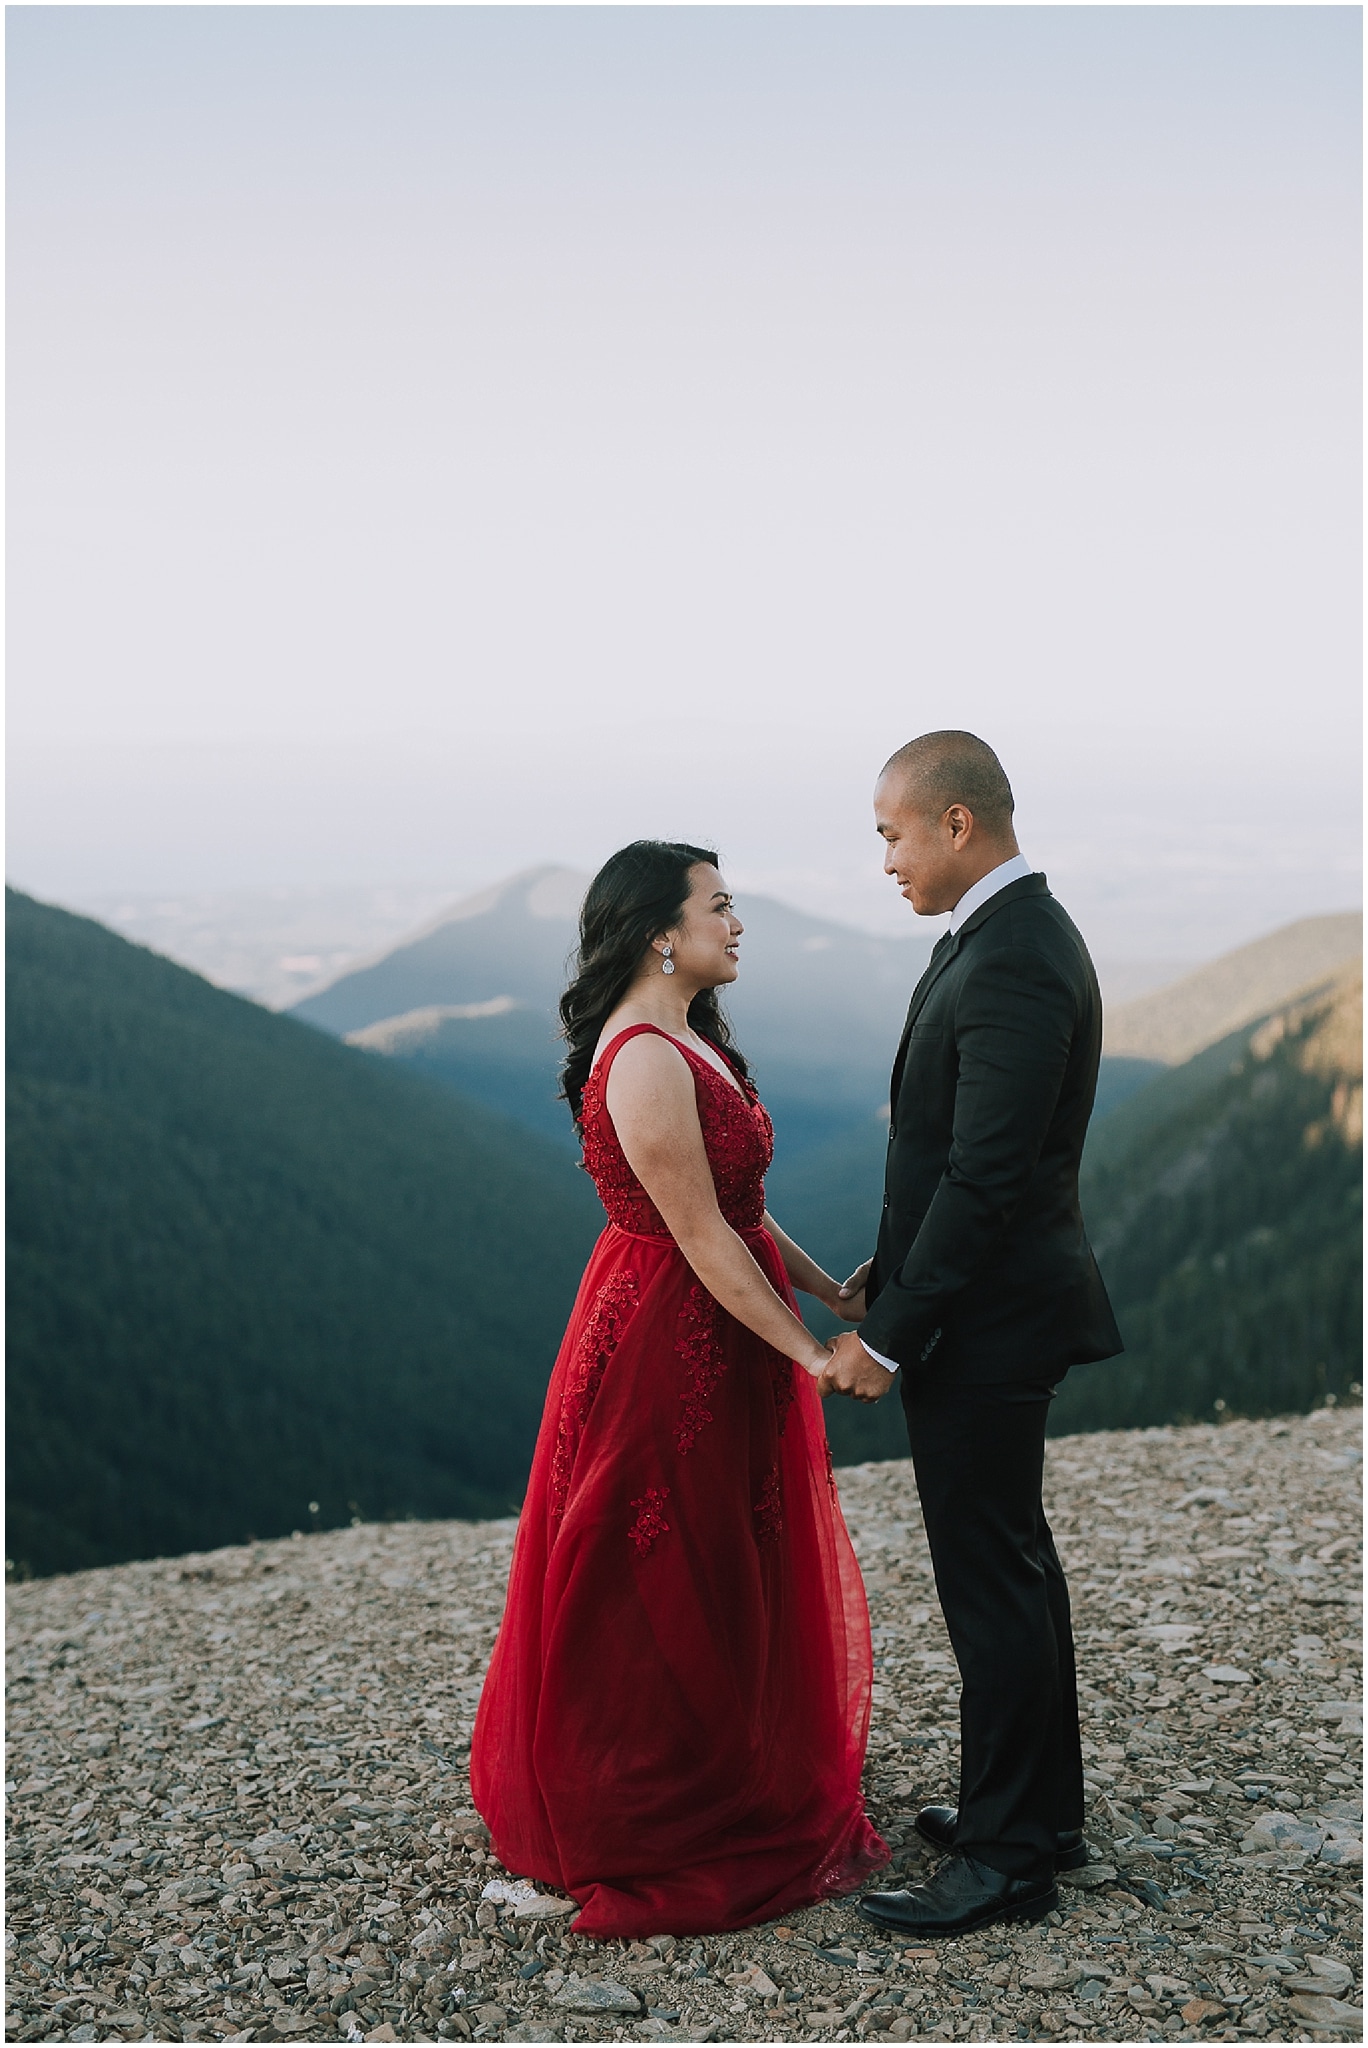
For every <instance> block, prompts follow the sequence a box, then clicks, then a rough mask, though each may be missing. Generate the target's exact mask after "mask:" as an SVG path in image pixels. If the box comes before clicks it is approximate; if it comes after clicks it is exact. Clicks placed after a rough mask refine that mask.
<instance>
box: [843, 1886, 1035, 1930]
mask: <svg viewBox="0 0 1368 2048" xmlns="http://www.w3.org/2000/svg"><path fill="white" fill-rule="evenodd" d="M858 1909H859V1911H860V1912H861V1913H863V1914H864V1917H865V1919H866V1920H868V1921H870V1922H871V1923H872V1925H873V1926H875V1927H882V1928H884V1929H885V1930H886V1931H889V1932H892V1933H896V1934H909V1935H915V1936H916V1937H917V1938H918V1939H919V1940H920V1939H923V1938H925V1937H927V1936H929V1935H933V1934H939V1935H941V1936H942V1937H943V1938H945V1939H947V1940H954V1938H955V1936H956V1935H960V1934H973V1933H975V1932H976V1931H977V1930H978V1929H979V1928H980V1927H991V1926H992V1925H993V1923H994V1921H997V1920H1025V1921H1027V1922H1034V1921H1036V1920H1043V1919H1044V1918H1045V1915H1046V1914H1047V1913H1057V1912H1058V1911H1059V1892H1058V1890H1057V1889H1056V1887H1055V1886H1054V1885H1051V1887H1050V1889H1049V1891H1047V1892H1042V1893H1041V1895H1040V1897H1039V1898H1038V1899H1026V1900H1024V1901H1023V1902H1022V1903H1021V1904H1020V1905H1018V1906H999V1907H998V1908H997V1909H996V1911H994V1912H991V1913H980V1914H979V1915H977V1916H976V1917H975V1918H974V1919H972V1920H965V1921H962V1922H961V1923H960V1924H959V1925H958V1926H957V1927H910V1926H909V1925H908V1924H907V1922H906V1921H904V1920H892V1919H888V1920H886V1919H884V1917H883V1915H882V1914H879V1913H871V1912H869V1911H868V1909H867V1908H866V1906H865V1902H864V1900H863V1899H861V1900H860V1901H859V1908H858Z"/></svg>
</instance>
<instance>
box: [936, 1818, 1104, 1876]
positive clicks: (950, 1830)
mask: <svg viewBox="0 0 1368 2048" xmlns="http://www.w3.org/2000/svg"><path fill="white" fill-rule="evenodd" d="M958 1819H959V1812H958V1809H957V1808H956V1807H953V1806H924V1807H923V1808H922V1810H921V1812H920V1813H919V1814H918V1815H917V1821H916V1827H917V1833H918V1834H919V1835H920V1836H921V1838H922V1840H923V1841H924V1842H930V1844H931V1845H932V1847H933V1848H935V1849H953V1848H954V1846H955V1822H956V1821H957V1820H958ZM1087 1860H1088V1845H1087V1843H1086V1842H1085V1841H1084V1839H1083V1831H1082V1829H1081V1828H1069V1829H1068V1830H1067V1831H1066V1832H1065V1833H1063V1834H1059V1835H1056V1836H1055V1859H1054V1863H1055V1869H1056V1870H1081V1869H1082V1868H1083V1865H1084V1864H1085V1863H1086V1862H1087Z"/></svg>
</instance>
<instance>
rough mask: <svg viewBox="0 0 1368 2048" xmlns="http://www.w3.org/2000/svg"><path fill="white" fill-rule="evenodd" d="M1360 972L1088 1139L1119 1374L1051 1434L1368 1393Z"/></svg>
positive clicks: (1067, 1404) (1106, 1373) (1089, 1374)
mask: <svg viewBox="0 0 1368 2048" xmlns="http://www.w3.org/2000/svg"><path fill="white" fill-rule="evenodd" d="M1362 1030H1363V972H1362V968H1361V967H1355V968H1352V969H1350V970H1349V971H1348V972H1346V973H1345V974H1343V975H1341V976H1340V977H1338V978H1337V979H1336V980H1334V981H1332V982H1330V983H1328V984H1327V985H1325V986H1324V987H1323V988H1321V989H1319V990H1317V991H1314V992H1312V993H1311V994H1310V995H1308V996H1306V997H1304V998H1302V999H1300V1000H1298V1001H1297V1002H1294V1003H1290V1004H1287V1005H1284V1006H1283V1007H1282V1008H1280V1009H1277V1010H1275V1011H1274V1012H1273V1013H1272V1015H1271V1016H1269V1017H1266V1018H1264V1019H1262V1020H1261V1021H1260V1022H1259V1023H1257V1024H1255V1025H1251V1026H1249V1027H1247V1028H1246V1029H1245V1030H1243V1031H1239V1032H1235V1033H1233V1034H1232V1035H1231V1036H1230V1037H1229V1038H1227V1039H1225V1040H1223V1041H1222V1043H1221V1044H1220V1045H1216V1046H1212V1047H1210V1048H1209V1049H1208V1050H1207V1051H1206V1052H1204V1053H1201V1054H1199V1055H1198V1057H1197V1058H1196V1059H1194V1060H1190V1061H1188V1063H1187V1064H1186V1065H1185V1066H1182V1067H1178V1068H1175V1069H1174V1070H1173V1071H1172V1072H1171V1073H1168V1074H1165V1075H1162V1076H1161V1077H1160V1078H1159V1079H1158V1080H1156V1081H1152V1082H1151V1083H1150V1084H1149V1086H1148V1087H1147V1088H1145V1089H1144V1090H1143V1091H1142V1092H1141V1093H1140V1094H1139V1095H1137V1096H1135V1097H1134V1098H1133V1099H1132V1100H1131V1101H1130V1102H1127V1103H1124V1104H1123V1105H1122V1106H1121V1107H1120V1108H1119V1109H1117V1110H1116V1111H1115V1112H1114V1113H1113V1115H1112V1116H1110V1117H1108V1118H1107V1119H1106V1120H1105V1121H1104V1122H1103V1123H1101V1124H1099V1125H1098V1126H1097V1128H1096V1131H1095V1133H1094V1136H1093V1139H1092V1141H1091V1142H1090V1145H1089V1148H1088V1153H1087V1156H1086V1158H1085V1161H1084V1176H1083V1184H1082V1191H1083V1204H1084V1213H1085V1215H1086V1217H1087V1220H1088V1228H1089V1232H1090V1234H1091V1236H1092V1240H1093V1243H1094V1245H1095V1247H1096V1250H1097V1256H1098V1262H1099V1264H1100V1265H1101V1267H1102V1271H1103V1273H1104V1275H1105V1277H1106V1281H1107V1286H1108V1289H1109V1290H1110V1292H1111V1297H1112V1301H1113V1304H1114V1306H1115V1308H1116V1313H1117V1318H1118V1320H1119V1322H1120V1324H1121V1329H1122V1333H1123V1335H1124V1337H1125V1340H1126V1354H1125V1357H1124V1358H1122V1359H1119V1360H1116V1361H1113V1362H1111V1363H1108V1364H1103V1365H1095V1366H1086V1367H1082V1368H1080V1369H1079V1370H1078V1371H1076V1372H1074V1373H1072V1374H1070V1376H1069V1379H1068V1380H1067V1381H1066V1382H1065V1385H1064V1388H1063V1390H1062V1392H1061V1393H1060V1396H1059V1398H1058V1401H1057V1402H1056V1412H1055V1424H1056V1427H1057V1428H1058V1429H1060V1430H1070V1429H1086V1428H1098V1427H1105V1428H1109V1429H1111V1428H1118V1427H1129V1426H1133V1425H1136V1424H1141V1423H1155V1422H1168V1421H1174V1420H1179V1419H1182V1418H1185V1417H1197V1418H1204V1417H1207V1416H1210V1415H1211V1414H1213V1413H1214V1412H1221V1411H1220V1410H1217V1409H1216V1408H1215V1405H1214V1404H1216V1403H1218V1402H1219V1403H1221V1404H1223V1408H1224V1409H1225V1410H1227V1411H1229V1412H1234V1413H1238V1414H1244V1415H1269V1414H1278V1413H1281V1412H1285V1411H1287V1410H1291V1409H1299V1408H1308V1407H1310V1406H1312V1405H1313V1403H1315V1402H1316V1401H1317V1400H1318V1399H1321V1398H1323V1397H1324V1395H1325V1394H1326V1393H1327V1392H1329V1393H1335V1394H1339V1395H1343V1394H1344V1393H1345V1392H1346V1391H1348V1390H1349V1388H1350V1387H1351V1386H1353V1385H1354V1384H1355V1383H1357V1382H1359V1381H1360V1380H1361V1376H1362V1347H1361V1320H1360V1318H1361V1308H1360V1303H1361V1296H1362V1263H1361V1230H1362V1160H1363V1061H1362Z"/></svg>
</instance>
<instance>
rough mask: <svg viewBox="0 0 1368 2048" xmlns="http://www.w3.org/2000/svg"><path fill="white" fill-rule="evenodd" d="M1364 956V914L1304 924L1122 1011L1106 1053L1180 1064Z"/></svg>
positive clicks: (1283, 928) (1110, 1026) (1114, 1018)
mask: <svg viewBox="0 0 1368 2048" xmlns="http://www.w3.org/2000/svg"><path fill="white" fill-rule="evenodd" d="M1362 956H1363V918H1362V914H1361V913H1360V912H1358V911H1336V912H1331V913H1328V914H1326V915H1324V916H1321V917H1303V918H1298V919H1296V920H1295V921H1294V922H1293V923H1292V924H1286V925H1280V926H1279V927H1278V928H1277V930H1276V931H1272V932H1266V933H1264V935H1263V936H1262V938H1258V939H1254V940H1252V941H1251V942H1250V943H1249V944H1248V945H1246V946H1237V947H1235V948H1234V950H1233V951H1231V952H1228V953H1222V954H1220V955H1218V957H1217V958H1216V959H1215V960H1209V961H1207V963H1206V964H1205V965H1204V966H1202V967H1199V968H1196V969H1194V970H1193V972H1192V973H1190V974H1185V975H1183V976H1181V977H1180V979H1179V980H1177V981H1174V982H1170V983H1169V984H1168V985H1167V986H1166V987H1164V988H1160V989H1153V990H1151V991H1150V992H1149V994H1147V995H1142V996H1136V997H1135V998H1134V999H1133V1001H1131V1002H1129V1003H1123V1004H1120V1005H1118V1006H1117V1007H1116V1008H1115V1009H1113V1010H1112V1011H1110V1013H1109V1014H1108V1016H1107V1018H1106V1023H1105V1035H1104V1038H1103V1051H1104V1052H1105V1053H1106V1054H1108V1055H1109V1056H1111V1057H1122V1058H1131V1059H1148V1060H1157V1061H1162V1062H1163V1063H1164V1064H1165V1065H1166V1066H1176V1065H1180V1064H1181V1063H1182V1062H1183V1061H1184V1060H1189V1059H1191V1058H1193V1057H1194V1055H1195V1054H1197V1053H1199V1052H1202V1051H1203V1050H1204V1049H1205V1048H1206V1047H1207V1046H1209V1045H1215V1044H1217V1043H1218V1042H1219V1041H1220V1040H1221V1039H1223V1038H1225V1037H1227V1036H1228V1035H1229V1034H1230V1033H1231V1032H1233V1031H1239V1030H1241V1029H1243V1027H1244V1026H1245V1025H1246V1024H1251V1023H1253V1022H1254V1021H1255V1020H1256V1019H1257V1018H1258V1017H1260V1016H1262V1015H1265V1014H1267V1013H1268V1012H1270V1011H1272V1010H1274V1009H1276V1008H1278V1007H1279V1006H1280V1005H1282V1004H1284V1003H1287V1002H1290V1001H1292V1000H1293V999H1294V998H1295V997H1297V996H1299V995H1302V994H1307V993H1309V992H1311V991H1312V990H1313V989H1315V988H1318V987H1320V986H1322V985H1324V984H1325V983H1327V982H1328V981H1329V980H1330V979H1331V978H1332V977H1333V976H1334V975H1335V974H1337V973H1338V972H1339V971H1340V970H1341V969H1342V968H1344V967H1346V966H1348V964H1349V963H1350V962H1351V961H1352V960H1354V959H1356V958H1357V959H1361V958H1362Z"/></svg>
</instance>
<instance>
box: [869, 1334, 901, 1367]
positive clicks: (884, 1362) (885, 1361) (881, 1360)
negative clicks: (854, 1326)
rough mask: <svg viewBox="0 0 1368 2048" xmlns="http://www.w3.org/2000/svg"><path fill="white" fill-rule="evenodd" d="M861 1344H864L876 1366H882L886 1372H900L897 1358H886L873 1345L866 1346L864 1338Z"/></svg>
mask: <svg viewBox="0 0 1368 2048" xmlns="http://www.w3.org/2000/svg"><path fill="white" fill-rule="evenodd" d="M860 1342H861V1344H864V1348H865V1350H866V1351H867V1352H868V1353H869V1355H870V1357H871V1358H872V1359H873V1360H874V1362H875V1364H876V1365H881V1366H882V1367H883V1368H884V1370H885V1372H897V1371H898V1361H897V1359H896V1358H885V1357H884V1355H883V1353H882V1351H876V1350H875V1349H874V1346H873V1345H872V1344H865V1340H864V1338H863V1337H861V1339H860Z"/></svg>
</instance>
